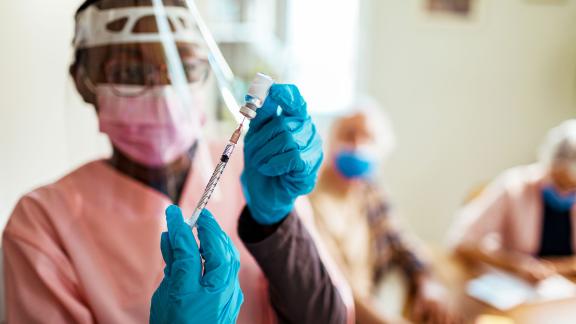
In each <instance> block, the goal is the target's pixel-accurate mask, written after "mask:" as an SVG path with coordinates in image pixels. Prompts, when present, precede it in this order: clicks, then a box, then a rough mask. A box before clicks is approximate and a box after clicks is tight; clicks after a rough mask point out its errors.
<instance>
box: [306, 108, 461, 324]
mask: <svg viewBox="0 0 576 324" xmlns="http://www.w3.org/2000/svg"><path fill="white" fill-rule="evenodd" d="M353 108H354V109H353V112H352V113H351V114H349V115H347V116H344V117H341V118H338V119H337V120H336V121H335V122H334V123H333V125H332V128H331V133H330V138H329V140H328V145H327V146H328V150H327V159H326V161H325V164H324V166H323V169H322V170H321V172H320V176H319V179H318V184H317V186H316V188H315V190H314V191H313V192H312V194H311V195H310V201H311V203H312V206H313V208H314V216H315V220H316V223H317V228H318V231H319V232H320V234H321V236H322V239H323V240H324V241H325V243H327V246H328V248H329V251H330V253H331V255H332V256H333V258H334V259H335V260H336V261H337V262H338V263H339V265H340V266H341V269H342V271H343V272H344V274H345V275H346V276H347V279H348V281H349V283H350V286H351V288H352V291H353V295H354V302H355V306H356V322H357V323H386V322H389V321H391V320H392V319H391V318H386V317H385V316H384V315H383V314H381V313H383V312H379V310H378V309H377V307H376V306H375V304H376V302H375V298H376V296H375V293H376V291H375V290H376V286H377V284H378V283H379V282H380V281H381V279H382V278H383V275H384V274H385V273H386V272H387V270H388V269H389V268H390V267H391V266H392V265H398V266H399V267H400V269H401V271H402V272H403V274H404V275H405V276H406V278H407V280H408V283H409V290H410V295H409V299H411V300H412V301H413V303H411V309H410V310H411V314H410V315H411V317H412V319H413V320H415V321H416V323H424V322H426V323H429V322H431V323H451V322H452V321H453V320H455V317H454V316H453V315H452V312H451V311H449V310H448V308H447V307H446V305H445V304H444V300H443V299H442V298H443V297H444V288H443V286H442V285H440V284H439V283H438V282H437V281H436V280H434V277H433V275H432V271H431V269H430V267H429V265H427V264H426V262H425V261H424V260H423V258H422V256H421V255H420V254H419V253H418V252H417V250H416V249H415V247H414V246H413V245H412V244H410V243H409V242H408V240H407V239H406V238H405V237H404V236H403V235H402V234H401V233H400V231H399V229H398V228H397V226H396V225H395V224H394V218H393V216H392V215H391V213H390V209H389V205H388V201H387V198H386V196H385V195H384V194H383V193H382V190H381V189H382V188H379V186H378V184H377V183H375V180H376V179H377V178H376V170H377V169H378V168H379V167H380V163H381V162H382V161H383V160H384V158H385V156H386V155H387V154H388V151H390V150H391V146H392V143H393V134H392V131H391V128H390V126H389V124H388V120H387V119H386V118H385V117H384V115H383V112H382V111H380V108H379V107H377V105H375V104H374V103H372V102H369V101H366V102H363V103H357V104H356V106H355V107H353ZM394 320H397V319H394Z"/></svg>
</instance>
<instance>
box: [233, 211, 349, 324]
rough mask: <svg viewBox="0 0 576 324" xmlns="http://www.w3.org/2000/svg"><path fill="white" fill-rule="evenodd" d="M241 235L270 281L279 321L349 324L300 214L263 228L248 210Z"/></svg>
mask: <svg viewBox="0 0 576 324" xmlns="http://www.w3.org/2000/svg"><path fill="white" fill-rule="evenodd" d="M238 234H239V236H240V238H241V239H242V241H243V243H244V245H245V246H246V248H247V250H248V251H249V252H250V253H251V254H252V256H254V258H255V259H256V262H257V263H258V265H259V266H260V268H261V269H262V271H263V272H264V275H265V276H266V278H267V279H268V283H269V289H270V299H271V303H272V306H273V307H274V309H275V311H276V314H277V316H278V320H279V322H280V323H299V324H300V323H302V324H306V323H346V321H347V318H348V317H347V313H346V312H347V311H346V306H345V304H344V301H343V300H342V298H341V296H340V294H339V293H338V290H337V288H336V286H335V285H334V284H333V282H332V280H331V278H330V276H329V274H328V271H327V270H326V268H325V266H324V264H323V263H322V260H321V258H320V255H319V253H318V250H317V249H316V245H315V244H314V241H313V239H312V237H311V236H310V234H309V233H308V231H307V230H306V228H305V227H304V225H303V224H302V223H301V221H300V220H299V218H298V217H297V216H296V215H294V214H293V213H292V214H290V215H288V217H286V218H285V219H284V220H283V221H282V222H281V223H279V224H276V225H273V226H262V225H259V224H258V223H256V222H255V221H254V220H253V219H252V216H251V214H250V211H249V210H248V208H244V210H243V211H242V215H241V216H240V220H239V223H238Z"/></svg>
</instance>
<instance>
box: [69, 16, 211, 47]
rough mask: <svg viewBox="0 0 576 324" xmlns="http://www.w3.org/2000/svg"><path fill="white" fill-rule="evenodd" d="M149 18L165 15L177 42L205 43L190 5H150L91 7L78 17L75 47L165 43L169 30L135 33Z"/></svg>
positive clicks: (171, 34)
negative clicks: (143, 19)
mask: <svg viewBox="0 0 576 324" xmlns="http://www.w3.org/2000/svg"><path fill="white" fill-rule="evenodd" d="M146 17H165V19H162V20H163V21H167V22H168V24H169V26H170V30H171V32H170V33H169V34H168V35H170V37H171V38H172V39H171V40H172V41H174V42H185V43H195V44H202V36H201V34H200V31H199V30H198V28H197V25H196V23H195V22H194V21H193V20H192V17H191V15H190V12H189V10H188V9H187V8H183V7H173V6H169V7H164V6H147V7H129V8H117V9H106V10H100V9H98V8H97V7H96V6H90V7H88V8H87V9H86V10H84V11H83V12H81V13H80V14H78V15H77V17H76V34H75V36H74V40H73V45H74V47H75V48H76V49H82V48H90V47H96V46H103V45H113V44H126V43H151V42H165V41H166V37H167V34H166V33H161V32H159V31H152V32H140V31H139V32H134V27H135V26H136V24H137V22H138V21H139V20H140V19H142V18H146ZM160 24H161V22H158V25H160ZM159 27H161V26H159ZM158 30H160V28H158Z"/></svg>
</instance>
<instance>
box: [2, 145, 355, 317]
mask: <svg viewBox="0 0 576 324" xmlns="http://www.w3.org/2000/svg"><path fill="white" fill-rule="evenodd" d="M222 147H223V146H222V145H215V146H213V148H214V149H213V150H211V151H212V152H211V154H212V156H213V158H216V157H218V156H219V154H220V151H221V149H222ZM241 151H242V150H241V149H238V152H236V156H234V157H233V159H232V161H235V162H231V163H230V164H229V165H228V167H227V169H226V171H225V173H224V176H223V177H222V179H221V182H220V184H219V193H218V194H216V196H215V197H214V198H213V199H212V201H211V202H210V203H209V204H208V209H209V210H210V211H212V213H213V214H214V215H215V217H216V218H217V220H218V222H219V223H220V224H221V226H222V227H223V229H224V230H225V231H226V232H227V233H228V235H230V236H231V238H232V240H233V241H234V244H235V246H236V247H237V248H238V250H239V251H240V254H241V269H240V282H241V286H242V290H243V292H244V295H245V300H244V304H243V305H242V309H241V312H240V315H239V318H238V323H256V324H257V323H273V322H275V321H276V320H275V315H274V313H273V311H272V308H271V305H270V302H269V298H268V293H267V281H266V280H265V277H264V275H263V273H262V272H261V270H260V268H259V267H258V265H257V264H256V262H255V261H254V259H253V258H252V256H251V255H250V254H249V253H248V252H247V250H246V249H245V248H244V245H243V244H242V242H241V241H240V239H239V238H238V235H237V230H236V227H237V219H238V216H239V215H240V212H241V209H242V207H243V206H244V204H245V203H244V197H243V195H242V191H241V186H240V181H239V176H240V173H241V170H242V162H241V161H242V154H241ZM206 152H208V150H206ZM196 161H198V158H197V159H196ZM197 165H198V163H196V162H195V164H194V166H195V167H193V168H192V169H191V171H190V173H189V175H188V179H187V180H186V184H185V187H184V190H183V194H182V199H181V201H180V202H179V205H180V206H181V207H182V208H183V211H184V214H185V215H191V214H192V211H193V209H194V207H195V204H196V202H197V201H198V198H199V197H200V195H201V193H202V191H203V189H204V186H205V185H206V177H204V176H201V175H200V172H199V169H202V168H201V167H196V166H197ZM200 165H201V163H200ZM202 171H208V172H211V170H202ZM222 197H226V200H225V202H224V201H223V200H222ZM169 204H171V201H170V199H169V198H168V197H166V196H165V195H163V194H162V193H160V192H158V191H156V190H154V189H152V188H149V187H147V186H145V185H143V184H141V183H140V182H138V181H136V180H134V179H132V178H130V177H128V176H126V175H124V174H121V173H119V172H118V171H116V170H115V169H114V168H113V167H112V166H110V165H108V164H107V163H106V162H105V161H104V160H100V161H94V162H90V163H88V164H86V165H84V166H81V167H80V168H78V169H77V170H75V171H73V172H72V173H70V174H68V175H66V176H65V177H63V178H62V179H60V180H59V181H57V182H55V183H53V184H50V185H47V186H44V187H41V188H39V189H36V190H34V191H33V192H31V193H29V194H27V195H25V196H24V197H23V198H22V199H21V200H20V201H19V202H18V204H17V206H16V207H15V209H14V211H13V214H12V215H11V217H10V220H9V222H8V224H7V226H6V229H5V231H4V235H3V251H4V265H5V270H4V273H5V277H4V282H5V286H6V301H7V305H6V306H7V307H6V308H7V319H8V322H9V323H37V322H43V323H94V322H99V323H147V322H148V320H149V311H150V300H151V296H152V294H153V292H154V290H155V289H156V288H157V287H158V285H159V283H160V281H161V280H162V277H163V267H164V263H163V260H162V256H161V253H160V234H161V232H162V231H165V230H166V222H165V216H164V210H165V208H166V207H167V206H168V205H169ZM341 284H342V283H341ZM343 291H344V292H346V291H347V286H346V284H345V283H343Z"/></svg>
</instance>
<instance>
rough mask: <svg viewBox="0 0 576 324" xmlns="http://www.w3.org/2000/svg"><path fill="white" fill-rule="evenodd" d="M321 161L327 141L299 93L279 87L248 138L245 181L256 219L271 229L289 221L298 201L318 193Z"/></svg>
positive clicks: (273, 90) (287, 86) (253, 122)
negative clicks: (289, 215) (316, 190)
mask: <svg viewBox="0 0 576 324" xmlns="http://www.w3.org/2000/svg"><path fill="white" fill-rule="evenodd" d="M278 107H280V110H279V109H278ZM322 157H323V154H322V140H321V139H320V135H319V134H318V133H317V131H316V126H314V123H312V120H311V119H310V115H308V112H307V111H306V102H305V101H304V98H302V96H301V95H300V92H299V91H298V88H297V87H296V86H294V85H290V84H274V85H273V86H272V88H270V92H269V94H268V98H266V101H265V102H264V105H263V106H262V108H260V109H258V113H257V115H256V117H255V118H254V119H252V120H251V121H250V129H249V130H248V133H247V134H246V137H245V138H244V171H243V172H242V176H241V178H240V179H241V181H242V188H243V191H244V196H245V198H246V204H247V205H248V208H249V210H250V213H251V214H252V217H253V218H254V220H255V221H256V222H258V223H259V224H262V225H271V224H275V223H278V222H280V221H281V220H282V219H284V218H285V217H286V216H287V215H288V213H290V211H291V210H292V208H293V206H294V201H295V200H296V198H297V197H298V196H301V195H305V194H307V193H309V192H310V191H312V189H313V188H314V185H315V184H316V178H317V175H318V169H319V168H320V164H321V163H322Z"/></svg>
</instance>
